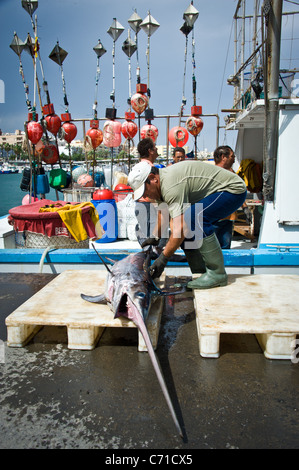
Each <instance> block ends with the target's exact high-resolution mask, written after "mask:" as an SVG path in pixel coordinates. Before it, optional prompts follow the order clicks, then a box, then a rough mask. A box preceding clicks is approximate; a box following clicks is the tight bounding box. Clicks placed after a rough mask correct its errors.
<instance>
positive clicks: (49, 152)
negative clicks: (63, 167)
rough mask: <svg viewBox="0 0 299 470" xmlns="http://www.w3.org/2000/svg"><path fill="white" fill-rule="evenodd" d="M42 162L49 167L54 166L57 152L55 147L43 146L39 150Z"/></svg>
mask: <svg viewBox="0 0 299 470" xmlns="http://www.w3.org/2000/svg"><path fill="white" fill-rule="evenodd" d="M41 154H42V160H43V161H44V162H45V163H48V164H49V165H54V163H57V161H58V151H57V147H56V145H51V144H49V145H44V147H43V148H42V150H41Z"/></svg>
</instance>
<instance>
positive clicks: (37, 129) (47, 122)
mask: <svg viewBox="0 0 299 470" xmlns="http://www.w3.org/2000/svg"><path fill="white" fill-rule="evenodd" d="M22 6H23V8H24V9H25V10H26V11H27V12H28V13H29V15H30V18H31V24H32V29H33V33H34V36H33V37H32V38H31V37H30V35H29V34H28V37H27V38H26V40H25V41H24V42H23V41H22V40H21V39H20V38H19V37H18V36H17V33H14V38H13V41H12V43H11V44H10V47H11V49H12V50H13V51H14V52H15V53H16V54H17V55H18V58H19V64H20V67H19V72H20V75H21V78H22V82H23V86H24V91H25V97H26V105H27V108H28V120H27V122H26V125H25V130H26V134H27V137H28V141H29V142H30V143H31V149H32V158H31V162H32V172H33V179H34V178H36V176H37V175H39V174H43V168H42V162H43V163H45V164H48V165H52V170H53V165H55V164H56V163H59V166H60V172H59V174H60V175H61V181H63V183H61V184H58V185H57V186H55V188H57V189H61V188H63V187H65V184H66V183H65V181H66V177H65V175H63V172H64V170H62V167H61V162H60V156H59V149H58V137H59V138H63V139H64V140H65V142H66V143H67V144H68V149H69V164H70V175H71V177H70V184H72V178H73V171H72V156H71V148H70V144H71V142H72V141H73V140H74V139H75V137H76V135H77V127H76V125H75V123H74V122H72V117H71V114H70V110H69V102H68V98H67V93H66V79H65V75H64V69H63V64H64V61H65V59H66V57H67V56H68V52H67V51H66V50H64V49H63V48H62V47H60V44H59V41H57V42H56V44H55V46H54V48H53V49H52V51H51V53H50V54H49V58H50V59H51V60H52V61H54V62H55V63H56V64H57V65H58V66H59V69H60V75H61V81H62V94H63V102H64V107H65V109H64V112H63V113H62V114H61V116H60V117H59V116H58V115H57V114H56V113H55V110H54V106H53V103H51V100H50V95H49V89H48V83H47V81H46V79H45V76H44V69H43V66H42V62H41V55H40V42H39V37H38V31H37V16H36V15H35V17H34V13H35V11H36V9H37V7H38V0H25V1H22ZM198 14H199V13H198V11H197V10H196V8H195V7H194V6H193V1H191V4H190V5H189V7H188V8H187V10H186V11H185V12H184V14H183V19H184V24H183V26H182V27H181V31H182V32H183V34H184V35H185V38H186V47H185V62H184V80H183V96H182V104H181V107H180V113H179V123H178V125H177V126H175V127H173V128H172V129H171V130H170V131H169V135H168V138H169V142H170V143H171V145H172V146H173V147H177V146H178V147H183V146H185V145H186V143H187V141H188V138H189V135H192V136H193V137H194V141H195V147H196V139H197V137H198V135H199V134H200V132H201V130H202V128H203V121H202V119H201V116H202V109H201V106H197V104H196V78H195V39H194V24H195V21H196V20H197V18H198ZM128 24H129V28H128V35H127V38H126V39H125V41H124V42H123V44H122V50H123V52H124V53H125V54H126V56H127V58H128V79H129V80H128V82H129V94H128V98H127V104H128V108H127V110H126V112H125V121H124V122H123V123H122V124H121V123H120V122H119V121H118V120H117V115H116V114H117V111H116V60H117V51H116V42H117V41H118V39H119V37H120V36H121V35H122V33H123V32H124V27H123V26H122V25H121V24H120V23H119V21H118V20H117V18H113V22H112V24H111V26H110V28H109V29H108V30H107V33H108V34H109V36H110V37H111V38H112V41H113V43H112V91H111V93H110V99H111V101H112V107H111V108H106V121H105V122H104V125H103V129H102V130H101V129H100V128H99V127H100V126H99V119H98V88H99V83H100V72H101V71H100V60H101V57H102V56H103V55H104V54H105V53H106V52H107V51H106V49H105V48H104V46H103V44H102V43H101V40H100V39H99V40H98V43H97V44H96V46H95V47H94V48H93V50H94V52H95V54H96V57H97V63H96V80H95V82H96V83H95V94H94V102H93V107H92V110H93V118H92V119H91V120H90V127H89V129H88V130H87V131H86V134H85V136H84V141H85V145H86V147H87V148H88V149H90V150H92V152H93V160H92V168H93V174H92V179H93V181H94V178H95V165H96V149H97V148H98V147H99V146H100V145H101V144H102V143H103V144H104V145H105V146H106V147H108V148H110V151H111V170H112V164H113V156H114V153H113V152H114V148H116V147H119V146H120V144H121V141H122V137H124V139H125V144H124V148H125V149H126V150H127V151H128V155H129V170H130V148H131V147H133V146H134V140H133V139H134V138H135V136H136V135H137V133H138V131H139V139H144V138H151V139H152V140H153V141H154V142H156V141H157V138H158V135H159V131H158V128H157V127H156V126H155V125H154V124H153V121H154V110H153V109H152V108H151V106H150V100H151V98H152V96H151V95H152V93H151V84H150V72H151V67H150V59H151V50H150V45H151V38H152V35H153V34H154V33H155V32H156V31H157V30H158V28H159V27H160V24H159V23H158V22H157V21H156V20H155V18H154V17H153V16H152V15H151V12H150V11H148V14H147V16H146V18H145V19H144V20H142V19H141V18H140V16H139V15H138V14H137V11H136V10H134V13H133V14H132V15H131V17H130V18H129V19H128ZM141 30H142V31H143V32H144V33H145V34H146V36H147V48H146V62H147V83H141V73H140V63H139V46H138V34H139V32H140V31H141ZM132 31H133V33H134V38H133V37H131V32H132ZM190 33H192V67H193V75H192V93H193V106H192V107H191V115H190V117H189V118H188V119H187V120H186V122H185V127H184V126H183V125H182V122H181V121H182V116H183V110H184V106H185V105H186V102H187V100H186V98H185V77H186V66H187V49H188V36H189V34H190ZM23 50H25V51H27V52H29V54H30V55H31V57H32V63H33V67H34V86H33V101H32V102H31V100H30V97H29V86H28V84H27V82H26V80H25V74H24V69H23V65H22V59H21V54H22V51H23ZM134 54H135V55H136V91H135V92H133V93H132V64H131V60H132V57H133V55H134ZM38 65H40V71H41V74H42V86H43V91H44V93H45V96H46V103H42V98H41V90H40V87H39V83H40V82H39V80H38V78H37V76H38V74H37V68H38ZM37 100H39V104H40V108H41V113H42V117H41V119H40V121H39V120H38V115H37ZM135 113H136V114H135ZM136 115H137V117H136ZM142 115H143V116H142ZM141 116H142V117H143V119H145V121H146V123H145V124H144V125H143V126H142V125H141ZM135 119H137V122H135ZM53 171H54V170H53ZM56 173H57V172H56ZM56 173H55V177H56ZM111 175H112V171H111ZM83 176H84V175H83ZM54 179H55V178H54V172H53V178H52V180H54ZM81 180H82V186H86V185H87V184H90V181H89V179H87V178H85V180H84V181H83V178H81ZM107 183H109V182H107ZM111 183H112V181H111ZM36 186H37V185H36V183H34V184H33V185H32V187H35V188H36ZM30 190H31V189H30Z"/></svg>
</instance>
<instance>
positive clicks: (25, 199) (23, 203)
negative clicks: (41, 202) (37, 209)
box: [22, 194, 38, 206]
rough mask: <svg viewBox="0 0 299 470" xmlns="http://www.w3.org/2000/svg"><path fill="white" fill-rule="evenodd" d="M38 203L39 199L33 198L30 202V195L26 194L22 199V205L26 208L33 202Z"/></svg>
mask: <svg viewBox="0 0 299 470" xmlns="http://www.w3.org/2000/svg"><path fill="white" fill-rule="evenodd" d="M36 201H38V198H37V197H33V196H31V201H30V194H26V196H24V197H23V199H22V205H23V206H25V205H26V204H30V203H32V202H36Z"/></svg>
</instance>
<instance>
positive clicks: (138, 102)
mask: <svg viewBox="0 0 299 470" xmlns="http://www.w3.org/2000/svg"><path fill="white" fill-rule="evenodd" d="M131 106H132V108H133V109H134V111H136V113H137V114H142V113H143V111H144V110H145V109H146V108H147V106H148V97H147V95H144V94H143V93H135V94H134V95H133V96H132V97H131Z"/></svg>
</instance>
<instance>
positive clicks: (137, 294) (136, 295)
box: [135, 292, 145, 299]
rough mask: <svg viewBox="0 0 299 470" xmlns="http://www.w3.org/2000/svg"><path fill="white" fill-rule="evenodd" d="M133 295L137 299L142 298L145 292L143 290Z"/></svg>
mask: <svg viewBox="0 0 299 470" xmlns="http://www.w3.org/2000/svg"><path fill="white" fill-rule="evenodd" d="M135 297H137V298H138V299H144V297H145V293H144V292H136V294H135Z"/></svg>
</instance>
